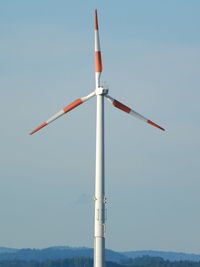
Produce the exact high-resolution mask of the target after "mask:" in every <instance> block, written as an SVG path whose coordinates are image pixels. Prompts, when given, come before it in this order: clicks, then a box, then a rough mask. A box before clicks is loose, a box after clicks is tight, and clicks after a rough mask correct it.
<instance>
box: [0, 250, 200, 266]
mask: <svg viewBox="0 0 200 267" xmlns="http://www.w3.org/2000/svg"><path fill="white" fill-rule="evenodd" d="M143 256H150V257H154V258H155V257H157V258H162V259H164V260H166V261H167V260H169V261H171V262H174V261H191V262H192V261H194V262H199V261H200V255H195V254H186V253H177V252H163V251H151V250H143V251H130V252H116V251H113V250H109V249H106V261H110V262H116V263H118V264H121V263H122V262H127V261H128V260H129V259H135V258H138V257H143ZM71 258H91V259H92V258H93V249H91V248H84V247H79V248H73V247H66V246H63V247H49V248H45V249H13V248H4V247H0V261H3V260H4V261H6V260H9V261H11V260H24V261H37V262H44V261H46V260H57V259H71ZM0 267H1V266H0Z"/></svg>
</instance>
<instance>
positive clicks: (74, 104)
mask: <svg viewBox="0 0 200 267" xmlns="http://www.w3.org/2000/svg"><path fill="white" fill-rule="evenodd" d="M93 96H95V92H92V93H91V94H89V95H87V96H85V97H82V98H78V99H76V100H75V101H73V102H72V103H70V104H69V105H67V106H66V107H64V108H63V109H61V110H60V111H59V112H57V113H56V114H54V115H53V116H52V117H51V118H49V119H48V120H47V121H46V122H44V123H42V124H41V125H40V126H39V127H37V128H36V129H35V130H33V131H32V132H30V135H32V134H34V133H36V132H37V131H39V130H40V129H42V128H44V127H45V126H47V125H48V124H49V123H51V122H53V121H54V120H56V119H58V118H59V117H61V116H62V115H64V114H65V113H67V112H69V111H71V110H72V109H74V108H76V107H78V106H79V105H81V104H82V103H84V102H86V101H87V100H89V99H90V98H91V97H93Z"/></svg>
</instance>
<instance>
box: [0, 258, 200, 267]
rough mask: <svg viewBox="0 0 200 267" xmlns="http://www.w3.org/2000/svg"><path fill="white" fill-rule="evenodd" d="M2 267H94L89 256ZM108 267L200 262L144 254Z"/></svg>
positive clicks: (193, 266)
mask: <svg viewBox="0 0 200 267" xmlns="http://www.w3.org/2000/svg"><path fill="white" fill-rule="evenodd" d="M0 267H93V261H92V260H91V259H89V258H74V259H59V260H47V261H43V262H38V261H23V260H5V261H0ZM106 267H200V262H189V261H177V262H170V261H168V260H163V259H162V258H158V257H149V256H144V257H141V258H136V259H130V260H128V261H123V262H121V263H120V264H118V263H115V262H106Z"/></svg>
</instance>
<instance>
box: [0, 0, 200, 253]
mask: <svg viewBox="0 0 200 267" xmlns="http://www.w3.org/2000/svg"><path fill="white" fill-rule="evenodd" d="M94 8H97V9H98V13H99V26H100V38H101V48H102V57H103V74H102V79H101V81H102V84H103V85H106V86H108V87H109V92H110V95H111V96H113V97H114V98H117V99H118V100H120V101H122V102H123V103H124V104H127V105H128V106H130V107H132V108H134V109H135V110H136V111H138V112H140V113H141V114H143V115H144V116H146V117H148V118H149V119H152V120H153V121H155V122H156V123H158V124H160V125H161V126H163V127H164V128H166V130H167V131H166V132H162V131H159V130H158V129H156V128H153V127H151V126H149V125H146V124H145V123H143V122H141V121H138V120H136V119H135V118H133V117H131V116H128V115H127V114H125V113H123V112H120V111H119V110H116V109H114V108H113V107H112V106H111V105H110V104H109V103H107V102H106V196H107V199H108V205H107V233H106V247H107V248H109V249H113V250H117V251H127V250H141V249H145V250H146V249H151V250H164V251H182V252H192V253H199V254H200V231H199V225H200V212H199V209H200V194H199V188H200V170H199V164H200V161H199V154H200V141H199V137H200V123H199V122H200V120H199V113H200V107H199V99H200V90H199V82H200V75H199V70H200V50H199V49H200V35H199V29H200V16H199V12H200V2H199V1H198V0H192V1H189V0H188V1H186V0H168V1H158V0H157V1H156V0H151V1H149V0H140V1H139V0H126V1H116V0H115V1H114V0H110V1H107V0H101V1H94V0H93V1H92V0H86V1H81V0H79V1H77V0H76V1H75V0H74V1H66V0H65V1H64V0H63V1H61V0H59V1H52V0H43V1H39V0H35V1H27V0H18V1H14V0H10V1H6V0H4V1H1V3H0V24H1V34H0V62H1V65H0V76H1V77H0V80H1V98H0V100H1V105H0V108H1V114H2V119H1V131H0V136H1V154H0V157H1V158H0V162H1V170H0V178H1V179H0V214H1V220H0V246H7V247H16V248H27V247H30V248H43V247H48V246H55V245H69V246H87V247H93V213H94V211H93V209H94V203H93V195H94V173H95V165H94V164H95V113H96V110H95V99H92V100H91V101H89V102H87V103H85V104H84V105H82V106H80V107H78V108H77V109H76V110H73V111H72V112H71V113H70V114H68V115H66V116H63V117H62V118H60V119H59V120H57V121H55V122H54V123H52V124H51V125H49V126H48V127H46V128H44V129H43V130H42V131H40V132H38V133H37V134H35V135H33V136H29V135H28V133H29V132H30V131H31V130H33V129H34V128H36V127H37V126H38V125H40V124H41V123H42V122H44V121H45V120H46V119H48V118H49V117H51V116H52V115H53V114H54V113H56V112H57V111H59V110H60V109H61V108H62V107H64V106H66V105H67V104H68V103H70V102H71V101H73V100H74V99H76V98H79V97H82V96H85V95H87V94H88V93H90V92H92V91H93V90H94V86H95V83H94V59H93V54H94V33H93V12H94Z"/></svg>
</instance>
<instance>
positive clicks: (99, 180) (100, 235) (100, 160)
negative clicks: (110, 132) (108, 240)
mask: <svg viewBox="0 0 200 267" xmlns="http://www.w3.org/2000/svg"><path fill="white" fill-rule="evenodd" d="M99 89H100V90H99V91H101V89H102V91H103V88H101V87H99ZM96 116H97V117H96V177H95V218H94V267H104V266H105V236H104V232H105V174H104V96H103V95H102V94H97V115H96Z"/></svg>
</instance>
